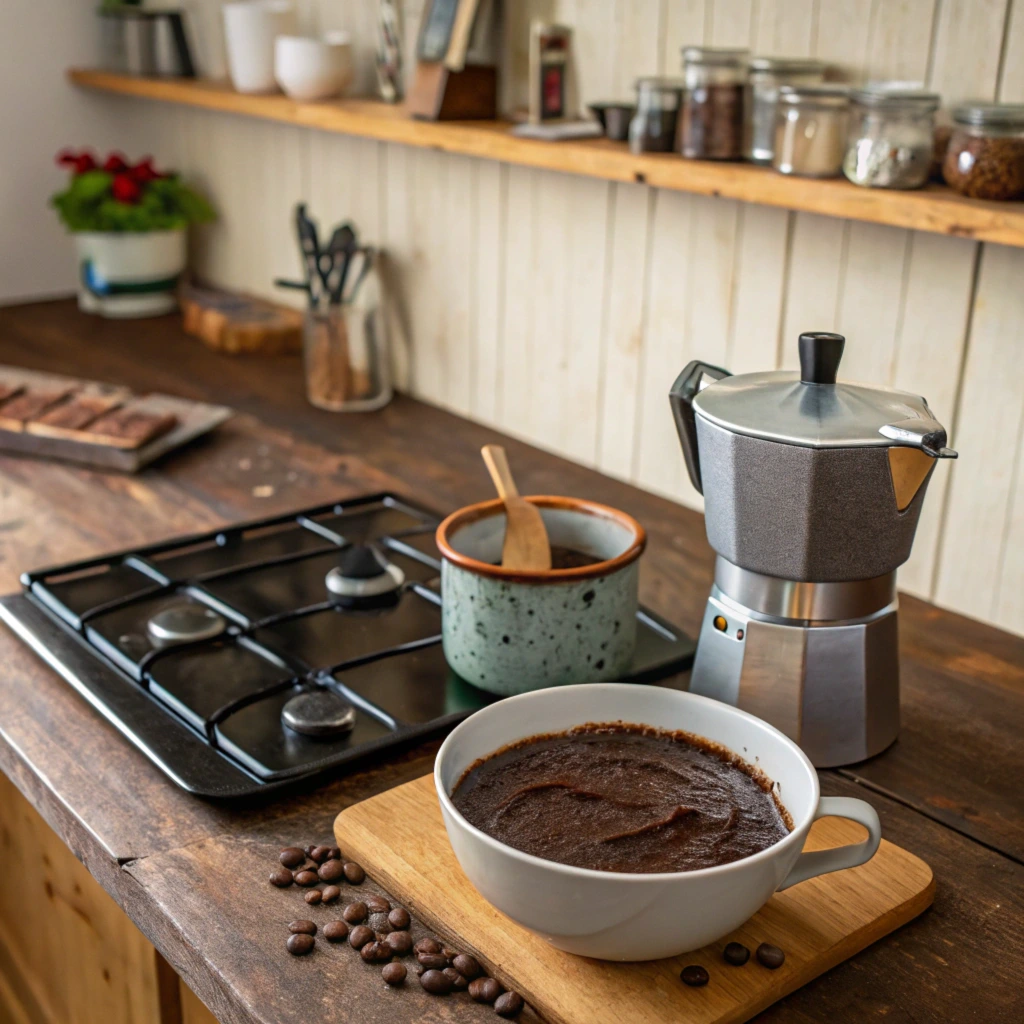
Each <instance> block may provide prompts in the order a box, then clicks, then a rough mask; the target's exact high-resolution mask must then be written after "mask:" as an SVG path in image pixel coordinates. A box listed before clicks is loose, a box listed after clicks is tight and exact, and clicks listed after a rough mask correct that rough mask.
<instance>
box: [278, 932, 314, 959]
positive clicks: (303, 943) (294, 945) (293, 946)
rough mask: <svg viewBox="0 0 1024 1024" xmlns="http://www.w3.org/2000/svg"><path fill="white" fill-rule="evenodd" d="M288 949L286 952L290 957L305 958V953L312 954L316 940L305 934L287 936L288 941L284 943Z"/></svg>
mask: <svg viewBox="0 0 1024 1024" xmlns="http://www.w3.org/2000/svg"><path fill="white" fill-rule="evenodd" d="M285 945H286V946H287V947H288V952H289V953H291V955H292V956H305V955H306V954H307V953H312V952H313V947H314V946H315V945H316V939H314V938H313V936H312V935H307V934H306V933H305V932H299V933H297V934H295V935H289V936H288V941H287V942H286V943H285Z"/></svg>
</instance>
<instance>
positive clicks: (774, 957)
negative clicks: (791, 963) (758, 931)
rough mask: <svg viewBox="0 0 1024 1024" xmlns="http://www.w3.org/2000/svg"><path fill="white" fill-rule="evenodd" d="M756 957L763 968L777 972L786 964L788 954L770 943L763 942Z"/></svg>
mask: <svg viewBox="0 0 1024 1024" xmlns="http://www.w3.org/2000/svg"><path fill="white" fill-rule="evenodd" d="M754 955H755V956H756V957H757V959H758V962H759V963H760V964H761V965H762V966H763V967H767V968H768V970H769V971H774V970H777V969H778V968H779V967H781V966H782V965H783V964H784V963H785V962H786V954H785V953H783V952H782V950H781V949H779V947H778V946H773V945H772V944H771V943H769V942H762V943H761V945H760V946H758V947H757V950H756V952H755V953H754Z"/></svg>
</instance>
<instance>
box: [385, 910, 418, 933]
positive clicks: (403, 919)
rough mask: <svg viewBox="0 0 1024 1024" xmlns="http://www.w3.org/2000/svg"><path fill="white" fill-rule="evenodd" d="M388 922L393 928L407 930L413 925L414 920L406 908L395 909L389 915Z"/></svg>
mask: <svg viewBox="0 0 1024 1024" xmlns="http://www.w3.org/2000/svg"><path fill="white" fill-rule="evenodd" d="M388 921H389V922H390V924H391V927H392V928H399V929H405V928H408V927H409V925H410V924H412V918H411V917H410V916H409V911H408V910H406V909H405V907H395V908H394V909H393V910H392V911H391V913H390V914H388Z"/></svg>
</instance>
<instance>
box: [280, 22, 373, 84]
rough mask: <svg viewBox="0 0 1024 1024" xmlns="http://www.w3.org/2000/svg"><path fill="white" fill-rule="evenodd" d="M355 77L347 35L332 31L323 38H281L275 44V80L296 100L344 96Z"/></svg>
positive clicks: (350, 44)
mask: <svg viewBox="0 0 1024 1024" xmlns="http://www.w3.org/2000/svg"><path fill="white" fill-rule="evenodd" d="M353 74H354V72H353V70H352V42H351V40H350V38H349V34H348V33H347V32H328V33H327V35H325V36H324V37H323V38H322V39H309V38H307V37H305V36H278V37H277V39H276V40H275V42H274V77H275V78H276V79H277V84H278V85H279V86H281V88H282V89H283V90H284V91H285V93H286V94H287V95H288V96H290V97H291V98H292V99H293V100H326V99H331V98H332V97H333V96H340V95H341V93H343V92H344V91H345V90H346V89H347V88H348V87H349V86H350V85H351V84H352V77H353Z"/></svg>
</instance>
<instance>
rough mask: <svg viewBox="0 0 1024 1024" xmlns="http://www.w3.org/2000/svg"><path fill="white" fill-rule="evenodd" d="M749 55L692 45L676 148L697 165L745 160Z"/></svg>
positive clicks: (686, 61)
mask: <svg viewBox="0 0 1024 1024" xmlns="http://www.w3.org/2000/svg"><path fill="white" fill-rule="evenodd" d="M747 54H748V51H747V50H721V49H712V48H710V47H705V46H687V47H685V48H684V50H683V84H684V87H685V88H684V91H683V101H682V105H681V106H680V107H679V127H678V129H677V130H676V149H678V150H679V152H680V153H682V155H683V156H686V157H691V158H694V159H697V160H739V159H741V158H742V156H743V101H744V98H745V97H744V93H745V91H746V85H747Z"/></svg>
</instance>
